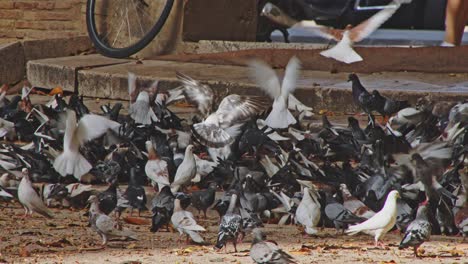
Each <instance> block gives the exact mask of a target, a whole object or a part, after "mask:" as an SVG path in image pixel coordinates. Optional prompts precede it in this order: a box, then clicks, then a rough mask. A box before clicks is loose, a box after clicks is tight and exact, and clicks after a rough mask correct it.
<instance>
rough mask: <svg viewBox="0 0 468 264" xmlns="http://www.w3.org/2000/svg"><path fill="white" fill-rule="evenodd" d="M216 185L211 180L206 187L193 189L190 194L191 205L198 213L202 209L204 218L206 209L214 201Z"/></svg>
mask: <svg viewBox="0 0 468 264" xmlns="http://www.w3.org/2000/svg"><path fill="white" fill-rule="evenodd" d="M216 187H217V184H216V183H215V182H212V183H210V184H209V186H208V189H206V190H200V191H195V192H192V194H191V201H192V203H191V204H192V206H193V207H195V208H196V209H197V210H198V213H199V214H200V211H203V215H204V216H205V219H206V218H207V217H206V210H208V208H209V207H211V206H212V205H213V203H214V201H215V194H216Z"/></svg>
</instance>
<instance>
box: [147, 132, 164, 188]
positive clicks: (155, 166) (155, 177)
mask: <svg viewBox="0 0 468 264" xmlns="http://www.w3.org/2000/svg"><path fill="white" fill-rule="evenodd" d="M145 144H146V149H147V151H148V161H147V162H146V165H145V173H146V176H148V178H150V179H151V180H152V181H153V182H155V183H157V184H158V189H159V190H160V191H161V190H162V188H163V187H164V186H169V185H170V183H169V171H168V169H167V162H166V161H165V160H162V159H161V158H160V157H159V155H158V153H157V152H156V150H155V149H154V147H153V143H152V142H151V141H146V143H145Z"/></svg>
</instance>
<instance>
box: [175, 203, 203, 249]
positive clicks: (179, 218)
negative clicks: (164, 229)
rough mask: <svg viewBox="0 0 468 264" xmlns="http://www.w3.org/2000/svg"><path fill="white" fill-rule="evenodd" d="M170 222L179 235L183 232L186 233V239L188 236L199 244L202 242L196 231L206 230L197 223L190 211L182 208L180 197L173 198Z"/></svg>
mask: <svg viewBox="0 0 468 264" xmlns="http://www.w3.org/2000/svg"><path fill="white" fill-rule="evenodd" d="M171 222H172V225H173V226H174V227H175V228H176V229H177V231H179V234H180V237H182V236H183V235H184V234H185V235H187V240H186V241H188V238H189V237H190V238H191V239H192V241H193V242H195V243H198V244H201V243H203V242H204V240H203V238H202V237H201V236H200V234H199V233H198V232H200V231H206V230H205V228H203V227H202V226H200V225H199V224H197V222H196V221H195V218H194V217H193V214H192V213H191V212H189V211H185V210H184V209H182V207H181V204H180V199H179V198H178V197H176V199H175V200H174V213H173V214H172V216H171ZM180 237H179V241H180Z"/></svg>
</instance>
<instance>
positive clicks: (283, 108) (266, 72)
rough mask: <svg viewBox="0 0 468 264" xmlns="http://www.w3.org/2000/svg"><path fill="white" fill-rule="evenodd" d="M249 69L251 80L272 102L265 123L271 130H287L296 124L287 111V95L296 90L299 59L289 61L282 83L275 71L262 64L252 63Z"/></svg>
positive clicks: (294, 58)
mask: <svg viewBox="0 0 468 264" xmlns="http://www.w3.org/2000/svg"><path fill="white" fill-rule="evenodd" d="M249 68H250V71H249V72H250V74H251V78H252V79H253V80H255V82H256V83H257V85H258V86H260V88H261V89H262V90H263V91H264V92H266V93H267V94H268V95H269V96H270V97H271V98H272V99H273V100H274V101H273V106H272V110H271V112H270V114H269V115H268V117H267V118H266V119H265V123H266V124H267V125H268V126H269V127H271V128H287V127H288V126H289V125H294V124H296V122H297V121H296V119H295V118H294V116H293V115H292V114H291V112H289V110H288V105H289V102H288V101H289V95H290V94H291V93H292V92H294V90H295V89H296V82H297V78H298V74H299V69H300V62H299V59H297V58H296V57H292V58H291V59H290V60H289V63H288V65H287V66H286V70H285V74H284V78H283V82H282V83H280V80H279V79H278V76H277V75H276V73H275V71H274V70H273V69H272V68H271V67H270V66H268V65H267V64H265V63H264V62H260V61H252V62H251V63H250V64H249Z"/></svg>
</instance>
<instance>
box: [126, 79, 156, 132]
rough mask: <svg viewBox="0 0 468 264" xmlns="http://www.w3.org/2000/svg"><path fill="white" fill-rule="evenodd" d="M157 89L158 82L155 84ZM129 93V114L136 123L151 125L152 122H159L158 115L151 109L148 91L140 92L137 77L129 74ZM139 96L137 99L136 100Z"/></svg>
mask: <svg viewBox="0 0 468 264" xmlns="http://www.w3.org/2000/svg"><path fill="white" fill-rule="evenodd" d="M153 86H154V87H155V88H154V89H156V87H157V82H155V84H153ZM128 92H129V95H130V107H129V109H128V112H129V114H130V117H131V118H132V119H133V120H135V123H137V124H142V125H150V124H151V123H152V121H158V118H157V116H156V114H155V113H154V111H153V109H152V108H151V101H150V93H149V92H148V91H146V90H141V91H139V90H138V89H137V87H136V75H135V74H133V73H130V72H129V73H128ZM135 95H137V97H136V99H135V98H134V97H135Z"/></svg>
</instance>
